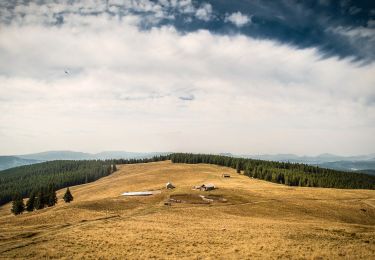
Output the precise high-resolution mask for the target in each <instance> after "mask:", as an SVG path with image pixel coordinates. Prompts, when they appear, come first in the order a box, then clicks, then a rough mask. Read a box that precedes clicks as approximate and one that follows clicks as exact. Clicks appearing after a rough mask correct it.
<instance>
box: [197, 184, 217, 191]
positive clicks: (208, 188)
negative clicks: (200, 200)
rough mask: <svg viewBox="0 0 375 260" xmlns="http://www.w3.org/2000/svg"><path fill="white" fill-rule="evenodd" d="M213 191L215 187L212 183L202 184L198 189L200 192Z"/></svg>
mask: <svg viewBox="0 0 375 260" xmlns="http://www.w3.org/2000/svg"><path fill="white" fill-rule="evenodd" d="M214 189H216V187H215V185H213V184H212V183H207V184H203V185H202V186H201V187H200V190H204V191H209V190H214Z"/></svg>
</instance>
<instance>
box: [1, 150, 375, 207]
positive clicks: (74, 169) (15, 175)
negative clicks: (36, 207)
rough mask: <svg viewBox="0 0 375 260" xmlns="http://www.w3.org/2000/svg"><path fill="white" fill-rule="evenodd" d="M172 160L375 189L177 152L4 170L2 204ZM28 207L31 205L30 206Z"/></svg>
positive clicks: (353, 176)
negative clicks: (123, 168)
mask: <svg viewBox="0 0 375 260" xmlns="http://www.w3.org/2000/svg"><path fill="white" fill-rule="evenodd" d="M164 160H172V162H173V163H189V164H196V163H207V164H215V165H219V166H226V167H231V168H233V169H236V171H237V172H243V173H244V174H245V175H246V176H249V177H252V178H257V179H262V180H266V181H270V182H275V183H280V184H285V185H289V186H303V187H324V188H342V189H375V176H371V175H367V174H362V173H354V172H343V171H336V170H331V169H325V168H319V167H316V166H312V165H307V164H301V163H289V162H274V161H263V160H254V159H246V158H234V157H229V156H221V155H209V154H188V153H174V154H170V155H163V156H156V157H152V158H147V159H117V160H105V161H101V160H88V161H50V162H44V163H38V164H33V165H27V166H21V167H16V168H11V169H8V170H4V171H0V205H2V204H5V203H7V202H9V201H11V200H12V197H16V198H19V197H23V198H25V197H30V196H31V195H32V196H35V193H36V192H38V191H41V190H43V189H45V188H46V187H49V186H50V185H51V184H53V185H54V188H55V189H61V188H65V187H69V186H73V185H79V184H84V183H88V182H92V181H95V180H97V179H99V178H102V177H104V176H107V175H109V174H111V173H112V172H113V171H115V170H116V166H115V165H116V164H134V163H148V162H155V161H164ZM26 208H27V205H26Z"/></svg>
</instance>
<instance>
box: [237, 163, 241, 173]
mask: <svg viewBox="0 0 375 260" xmlns="http://www.w3.org/2000/svg"><path fill="white" fill-rule="evenodd" d="M236 171H237V173H241V165H240V162H239V161H237V164H236Z"/></svg>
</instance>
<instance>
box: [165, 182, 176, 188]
mask: <svg viewBox="0 0 375 260" xmlns="http://www.w3.org/2000/svg"><path fill="white" fill-rule="evenodd" d="M165 187H166V188H167V189H174V188H176V187H175V186H174V185H173V184H172V183H171V182H167V184H165Z"/></svg>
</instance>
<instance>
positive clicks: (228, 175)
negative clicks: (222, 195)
mask: <svg viewBox="0 0 375 260" xmlns="http://www.w3.org/2000/svg"><path fill="white" fill-rule="evenodd" d="M222 177H223V178H230V174H229V173H223V175H222Z"/></svg>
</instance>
